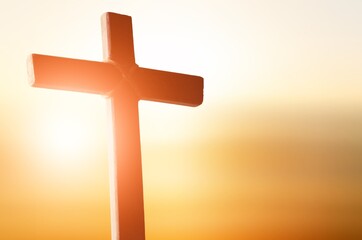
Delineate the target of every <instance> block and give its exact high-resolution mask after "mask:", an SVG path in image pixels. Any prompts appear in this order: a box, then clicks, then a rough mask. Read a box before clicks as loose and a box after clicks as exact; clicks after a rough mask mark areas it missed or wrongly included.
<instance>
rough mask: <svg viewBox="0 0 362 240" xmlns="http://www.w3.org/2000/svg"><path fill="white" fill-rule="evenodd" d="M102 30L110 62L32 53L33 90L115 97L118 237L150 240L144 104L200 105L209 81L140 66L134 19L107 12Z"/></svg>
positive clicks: (112, 104)
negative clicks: (145, 199) (142, 139)
mask: <svg viewBox="0 0 362 240" xmlns="http://www.w3.org/2000/svg"><path fill="white" fill-rule="evenodd" d="M102 31H103V45H104V58H105V62H95V61H86V60H77V59H68V58H61V57H53V56H46V55H38V54H32V55H31V56H30V59H29V60H30V61H29V74H30V77H29V78H30V80H29V81H30V84H31V85H32V86H33V87H42V88H51V89H61V90H70V91H79V92H88V93H95V94H101V95H104V96H106V97H107V98H108V99H109V102H110V107H111V111H112V122H113V129H112V135H113V141H112V145H113V151H112V156H113V157H112V159H111V161H114V165H115V169H114V173H113V174H114V179H113V181H114V186H113V188H114V189H113V191H114V195H115V196H113V197H112V198H113V199H112V201H114V202H113V204H111V206H112V205H113V207H112V208H111V209H112V239H120V240H144V239H145V227H144V209H143V187H142V166H141V146H140V130H139V117H138V101H139V100H150V101H159V102H166V103H173V104H181V105H188V106H198V105H200V104H201V103H202V101H203V78H202V77H198V76H192V75H186V74H180V73H172V72H165V71H159V70H153V69H147V68H142V67H139V66H138V65H137V64H136V63H135V56H134V49H133V33H132V19H131V17H129V16H126V15H120V14H116V13H105V14H104V15H103V16H102ZM111 195H112V190H111Z"/></svg>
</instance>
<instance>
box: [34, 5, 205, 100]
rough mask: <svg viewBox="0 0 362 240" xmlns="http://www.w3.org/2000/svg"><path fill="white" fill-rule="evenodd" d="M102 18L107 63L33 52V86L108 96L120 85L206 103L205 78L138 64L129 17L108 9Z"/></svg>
mask: <svg viewBox="0 0 362 240" xmlns="http://www.w3.org/2000/svg"><path fill="white" fill-rule="evenodd" d="M101 19H102V36H103V37H102V39H103V52H104V59H105V62H96V61H87V60H77V59H69V58H61V57H53V56H46V55H39V54H32V55H31V56H30V57H29V59H28V72H29V83H30V85H31V86H33V87H43V88H51V89H60V90H70V91H80V92H87V93H95V94H101V95H105V96H108V97H112V94H113V92H114V90H115V89H117V88H119V87H121V88H122V89H127V90H125V91H126V92H128V93H129V92H132V94H133V95H134V98H135V99H137V100H150V101H159V102H165V103H172V104H180V105H187V106H198V105H200V104H201V103H202V102H203V78H202V77H199V76H193V75H187V74H180V73H174V72H166V71H160V70H153V69H147V68H142V67H139V66H138V65H137V64H136V61H135V55H134V44H133V30H132V18H131V17H130V16H127V15H121V14H117V13H110V12H107V13H104V14H103V15H102V18H101ZM60 69H61V70H60Z"/></svg>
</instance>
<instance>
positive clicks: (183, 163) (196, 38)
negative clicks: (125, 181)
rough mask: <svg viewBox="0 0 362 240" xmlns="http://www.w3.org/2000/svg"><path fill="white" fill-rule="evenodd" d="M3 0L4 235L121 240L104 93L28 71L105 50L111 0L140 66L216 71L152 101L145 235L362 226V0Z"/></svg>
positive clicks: (145, 109) (312, 231) (19, 239)
mask: <svg viewBox="0 0 362 240" xmlns="http://www.w3.org/2000/svg"><path fill="white" fill-rule="evenodd" d="M0 5H1V7H0V34H1V35H0V36H1V38H0V69H1V71H0V239H4V240H23V239H36V240H49V239H52V240H57V239H59V240H60V239H62V240H63V239H69V240H71V239H77V240H79V239H87V240H93V239H94V240H96V239H97V240H98V239H110V210H109V170H108V145H109V144H108V141H109V139H108V132H107V130H108V127H109V121H108V116H107V107H106V101H105V99H104V98H103V97H101V96H97V95H91V94H84V93H74V92H66V91H55V90H47V89H36V88H31V87H30V86H29V85H28V82H27V81H28V80H27V79H28V76H27V57H28V56H29V55H30V54H31V53H41V54H47V55H56V56H63V57H69V58H79V59H88V60H95V61H102V60H103V59H102V41H101V27H100V17H101V15H102V14H103V13H104V12H116V13H121V14H126V15H130V16H132V18H133V31H134V42H135V53H136V61H137V63H138V64H139V65H140V66H142V67H147V68H155V69H161V70H167V71H174V72H181V73H188V74H195V75H200V76H203V77H204V79H205V99H204V103H203V105H201V106H200V107H197V108H188V107H181V106H174V105H167V104H161V103H151V102H140V115H141V120H140V124H141V142H142V156H143V168H144V191H145V216H146V234H147V239H148V240H181V239H190V240H191V239H192V240H206V239H207V240H239V239H258V240H259V239H268V240H269V239H361V238H362V187H361V184H362V96H361V89H362V81H361V80H362V67H361V65H362V45H361V42H362V28H361V26H362V15H361V12H362V1H360V0H344V1H342V0H313V1H312V0H300V1H287V0H276V1H269V0H255V1H246V0H237V1H236V0H224V1H213V0H208V1H206V0H192V1H191V0H182V1H181V0H175V1H166V0H154V1H141V0H132V1H131V0H119V1H116V0H103V1H100V0H88V1H84V0H79V1H70V0H51V1H44V0H29V1H20V0H13V1H11V2H10V1H6V2H5V1H2V2H1V3H0Z"/></svg>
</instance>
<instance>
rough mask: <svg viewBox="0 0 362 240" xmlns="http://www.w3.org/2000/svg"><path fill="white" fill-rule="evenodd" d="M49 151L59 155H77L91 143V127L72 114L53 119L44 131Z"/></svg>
mask: <svg viewBox="0 0 362 240" xmlns="http://www.w3.org/2000/svg"><path fill="white" fill-rule="evenodd" d="M43 133H44V140H45V144H46V146H47V148H48V150H49V152H51V153H53V154H56V155H57V156H64V155H76V154H77V153H80V152H82V150H84V149H85V148H86V147H87V145H89V144H88V143H89V136H88V133H89V129H87V125H86V124H85V123H82V122H81V121H80V120H79V119H74V118H72V117H71V116H68V117H66V116H63V117H62V118H56V119H52V120H51V121H49V122H48V124H47V127H46V128H45V129H44V131H43Z"/></svg>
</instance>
